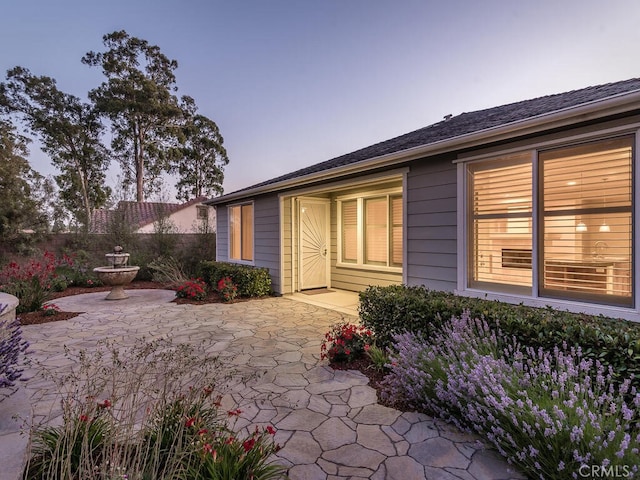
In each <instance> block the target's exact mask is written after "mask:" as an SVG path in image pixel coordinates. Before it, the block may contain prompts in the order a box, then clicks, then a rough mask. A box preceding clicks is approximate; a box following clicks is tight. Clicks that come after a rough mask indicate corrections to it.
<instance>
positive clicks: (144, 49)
mask: <svg viewBox="0 0 640 480" xmlns="http://www.w3.org/2000/svg"><path fill="white" fill-rule="evenodd" d="M102 40H103V44H104V46H105V48H106V50H105V51H103V52H93V51H90V52H88V53H87V54H86V55H85V56H84V57H83V58H82V62H83V63H85V64H86V65H89V66H92V67H101V68H102V73H103V74H104V75H105V77H106V81H105V82H103V83H102V84H101V85H100V86H99V87H97V88H95V89H93V90H91V92H89V98H90V99H91V100H92V101H93V102H94V104H95V105H96V107H97V109H98V110H99V111H100V112H101V113H102V114H103V115H105V116H106V117H107V118H109V120H110V121H111V131H112V142H111V147H112V150H113V152H114V153H115V154H116V156H117V158H118V161H119V162H120V165H121V167H122V172H123V178H124V181H125V182H127V183H133V184H135V186H136V200H137V201H138V202H142V201H144V200H145V198H148V197H149V196H150V195H152V194H153V193H155V192H156V191H158V189H159V185H160V183H159V180H160V177H161V175H162V173H163V172H165V171H168V170H169V164H170V155H171V152H172V151H173V150H174V148H175V125H176V122H177V121H178V119H179V118H180V116H181V108H180V106H179V100H178V98H177V96H176V95H175V92H176V91H177V87H176V78H175V75H174V71H175V69H176V68H177V67H178V63H177V62H176V61H175V60H170V59H169V58H167V57H166V56H165V55H164V54H163V53H162V52H161V51H160V48H159V47H157V46H155V45H150V44H149V43H148V42H147V41H146V40H142V39H139V38H136V37H132V36H130V35H129V34H127V32H125V31H124V30H121V31H117V32H113V33H110V34H107V35H105V36H103V38H102Z"/></svg>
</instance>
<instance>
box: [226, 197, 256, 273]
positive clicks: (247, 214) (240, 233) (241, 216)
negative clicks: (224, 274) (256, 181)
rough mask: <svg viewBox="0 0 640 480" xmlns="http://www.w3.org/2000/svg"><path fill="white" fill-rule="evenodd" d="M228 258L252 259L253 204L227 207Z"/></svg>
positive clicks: (247, 260)
mask: <svg viewBox="0 0 640 480" xmlns="http://www.w3.org/2000/svg"><path fill="white" fill-rule="evenodd" d="M229 258H230V259H231V260H242V261H246V262H251V261H253V204H252V203H247V204H244V205H233V206H231V207H229Z"/></svg>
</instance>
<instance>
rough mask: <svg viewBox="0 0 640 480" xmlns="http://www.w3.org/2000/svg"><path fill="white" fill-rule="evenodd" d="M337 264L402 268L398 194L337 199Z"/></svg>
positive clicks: (400, 209) (399, 196) (400, 199)
mask: <svg viewBox="0 0 640 480" xmlns="http://www.w3.org/2000/svg"><path fill="white" fill-rule="evenodd" d="M338 205H339V207H338V208H339V212H340V220H339V222H340V230H339V235H340V247H341V248H340V252H339V263H342V264H344V265H345V266H346V265H360V266H372V267H385V268H387V267H389V268H400V267H402V195H400V194H384V195H383V194H377V195H372V196H362V197H357V198H348V199H341V200H339V202H338Z"/></svg>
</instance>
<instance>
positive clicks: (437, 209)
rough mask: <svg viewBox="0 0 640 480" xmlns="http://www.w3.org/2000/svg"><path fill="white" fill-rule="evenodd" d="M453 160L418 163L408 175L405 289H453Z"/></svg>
mask: <svg viewBox="0 0 640 480" xmlns="http://www.w3.org/2000/svg"><path fill="white" fill-rule="evenodd" d="M452 160H453V158H451V157H442V158H440V159H433V158H430V159H425V160H418V161H415V162H413V163H412V164H411V168H410V171H409V173H408V174H407V182H406V192H405V196H406V201H407V208H406V210H407V212H406V222H407V225H406V232H407V239H406V248H407V251H406V255H407V269H406V272H405V278H406V283H407V284H408V285H424V286H426V287H427V288H430V289H434V290H446V291H453V290H454V289H455V287H456V278H457V275H456V266H457V252H456V249H457V244H456V237H457V225H456V224H457V213H456V211H457V204H456V202H457V187H456V180H457V177H456V167H455V165H454V164H453V163H452Z"/></svg>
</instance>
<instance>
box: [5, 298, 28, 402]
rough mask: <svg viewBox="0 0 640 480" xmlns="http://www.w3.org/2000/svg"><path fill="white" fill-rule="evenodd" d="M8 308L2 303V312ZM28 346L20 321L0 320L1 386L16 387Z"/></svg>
mask: <svg viewBox="0 0 640 480" xmlns="http://www.w3.org/2000/svg"><path fill="white" fill-rule="evenodd" d="M6 308H7V306H6V305H3V304H0V314H1V313H2V312H3V311H4V310H5V309H6ZM27 348H29V343H27V342H26V341H25V340H23V339H22V330H21V329H20V322H19V321H18V320H11V321H9V320H4V321H0V388H11V387H14V386H15V382H16V380H18V379H19V378H20V377H21V376H22V372H23V369H22V368H20V364H21V356H22V354H24V352H25V351H26V350H27ZM1 399H2V397H0V400H1Z"/></svg>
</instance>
